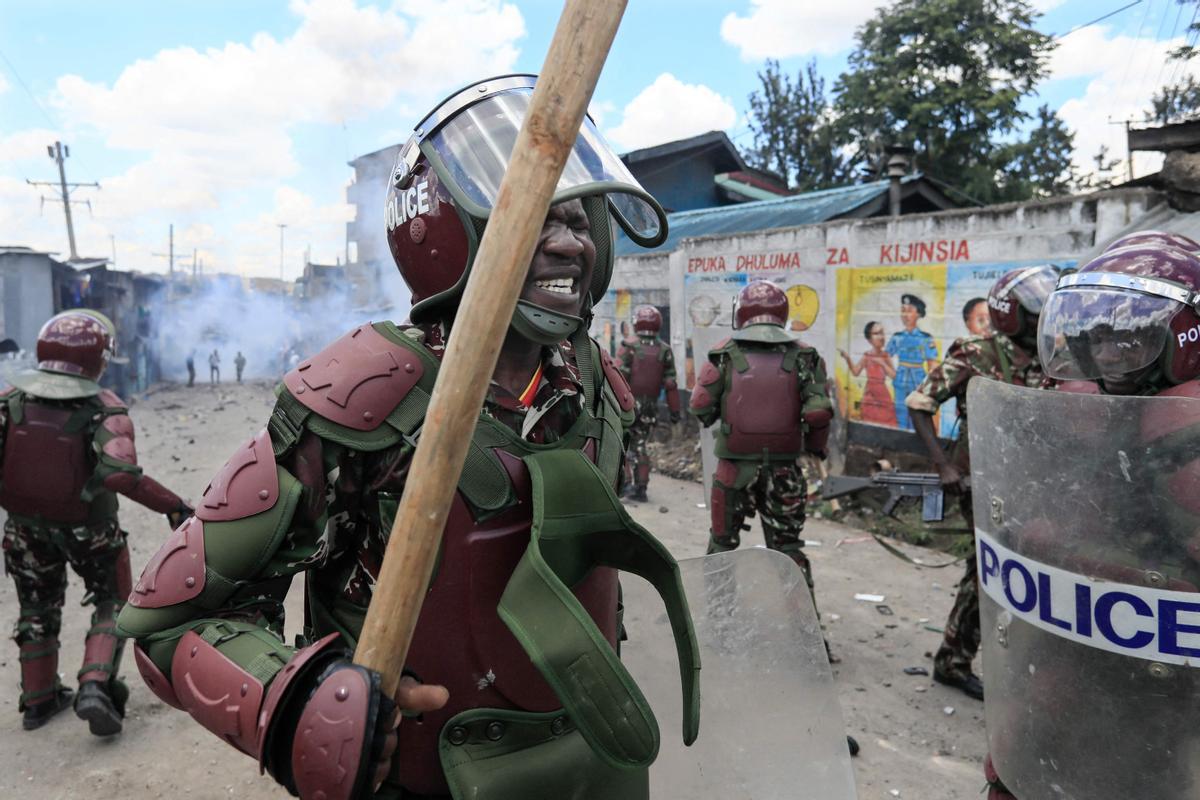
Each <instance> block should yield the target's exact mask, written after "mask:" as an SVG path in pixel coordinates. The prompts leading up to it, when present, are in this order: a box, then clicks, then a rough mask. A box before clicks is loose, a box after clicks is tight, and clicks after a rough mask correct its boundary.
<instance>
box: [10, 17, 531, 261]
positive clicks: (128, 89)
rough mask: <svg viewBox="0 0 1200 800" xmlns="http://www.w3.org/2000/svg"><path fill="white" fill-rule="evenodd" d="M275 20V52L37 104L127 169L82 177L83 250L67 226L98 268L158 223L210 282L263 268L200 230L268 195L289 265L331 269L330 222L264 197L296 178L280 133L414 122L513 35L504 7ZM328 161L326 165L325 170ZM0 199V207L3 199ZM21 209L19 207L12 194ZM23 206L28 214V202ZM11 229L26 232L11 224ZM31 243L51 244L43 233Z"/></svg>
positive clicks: (498, 57)
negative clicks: (372, 118)
mask: <svg viewBox="0 0 1200 800" xmlns="http://www.w3.org/2000/svg"><path fill="white" fill-rule="evenodd" d="M290 8H291V10H292V12H293V13H294V14H295V15H296V16H297V18H298V24H297V27H296V29H295V31H294V32H293V33H292V34H290V35H288V36H285V37H281V38H276V37H275V36H271V35H268V34H265V33H260V34H257V35H255V36H254V37H252V38H251V39H250V41H248V42H230V43H227V44H225V45H224V46H222V47H219V48H209V49H206V50H196V49H194V48H191V47H177V48H171V49H166V50H162V51H159V52H158V53H156V54H155V55H153V56H151V57H150V58H147V59H143V60H139V61H136V62H134V63H132V64H129V65H128V66H127V67H125V69H124V70H122V71H121V73H120V74H119V75H118V76H117V77H116V79H115V80H113V81H112V82H111V83H104V82H97V81H92V80H89V79H87V78H86V77H81V76H79V75H64V76H62V77H60V78H59V79H58V81H57V83H56V89H55V92H54V95H53V96H52V98H51V103H52V104H53V106H54V107H55V108H56V109H57V111H58V114H59V116H60V117H61V118H62V119H63V120H64V122H65V125H66V127H67V128H68V129H72V130H75V131H81V132H87V133H94V134H96V135H97V136H98V138H99V139H100V140H101V141H103V142H104V143H105V144H106V145H107V146H108V147H110V148H113V149H117V150H125V151H128V152H131V153H133V154H135V155H136V157H137V158H138V159H139V160H138V161H137V162H136V163H134V164H133V165H132V166H130V167H129V168H127V169H125V170H124V171H123V172H121V173H120V174H116V175H109V176H102V175H100V176H92V175H89V176H88V177H89V178H92V177H95V178H97V179H98V180H99V181H100V183H101V184H102V185H103V187H104V189H103V192H102V193H101V195H100V196H99V197H100V199H102V200H103V204H102V205H100V204H98V205H97V209H98V211H97V216H98V218H99V222H100V223H101V224H99V228H100V230H98V231H96V232H95V233H96V236H95V237H92V236H89V234H88V232H87V227H88V224H87V223H86V222H84V223H83V224H79V225H77V235H78V238H79V240H80V250H81V251H82V252H86V253H88V254H108V253H109V252H110V246H109V241H108V234H109V233H113V234H114V235H115V236H116V238H117V244H118V248H119V253H118V256H119V257H120V258H122V259H123V258H126V257H129V258H133V257H134V256H137V255H141V256H147V255H148V253H149V252H150V251H151V250H163V249H165V237H166V228H167V221H168V220H169V221H173V222H174V223H175V227H176V236H177V239H180V236H181V234H182V233H183V232H185V231H189V230H190V231H196V232H197V233H196V234H195V235H196V237H197V242H196V243H195V244H194V245H193V244H187V245H186V246H187V248H188V251H189V253H190V247H191V246H196V247H200V248H201V249H202V250H203V249H204V248H208V249H209V251H210V252H209V255H210V257H211V258H212V259H213V261H214V262H220V263H221V264H222V265H223V266H222V268H225V269H228V268H229V266H230V265H236V267H237V268H238V269H247V270H249V269H252V268H253V267H254V264H256V263H258V262H260V261H264V258H260V255H261V254H258V251H257V237H258V235H259V234H260V233H261V231H260V230H258V229H257V228H253V229H250V228H247V227H245V226H236V225H232V224H231V223H229V224H226V223H222V224H224V227H225V228H226V230H225V234H224V235H220V234H218V233H216V232H214V231H213V230H212V225H211V223H212V221H213V219H214V217H219V216H220V215H221V214H226V215H228V214H229V213H230V211H229V210H230V208H231V207H237V206H238V205H239V204H240V205H243V206H247V208H246V213H247V216H252V215H257V214H258V213H259V212H260V211H261V209H262V206H261V205H254V204H253V203H252V202H250V201H248V200H247V199H246V198H248V197H251V196H254V195H257V196H259V197H263V196H266V197H270V196H271V193H272V192H273V193H274V199H275V206H276V207H275V209H273V210H272V211H271V212H270V214H275V213H277V212H278V213H280V214H285V215H288V216H287V218H286V219H283V221H286V222H288V224H289V225H295V226H296V230H295V232H294V233H295V238H294V241H296V242H298V243H299V245H298V249H297V252H298V253H301V252H302V251H303V247H304V244H306V243H308V242H309V241H311V243H312V245H313V250H314V252H313V256H314V258H317V257H321V258H325V257H328V259H329V260H330V261H332V260H333V258H334V256H335V255H336V254H340V253H341V252H342V249H341V244H342V242H343V240H344V227H342V225H343V223H344V221H345V216H344V210H343V209H344V207H343V206H342V205H341V204H340V203H336V204H335V205H333V206H319V205H317V204H316V202H315V201H313V200H312V199H311V198H308V199H307V203H305V202H303V201H300V200H298V199H297V195H298V194H299V193H298V192H296V190H294V189H278V190H277V188H276V187H279V186H281V185H282V184H283V183H284V182H285V181H292V180H294V179H295V178H296V177H297V175H298V173H300V171H301V165H300V164H299V163H297V159H296V155H295V152H294V146H293V138H292V137H293V133H294V130H295V128H296V126H298V125H300V124H318V125H320V124H331V125H337V124H340V123H341V122H342V121H344V120H352V119H354V118H356V117H361V116H364V115H366V114H370V113H378V112H380V111H381V110H384V109H387V110H388V113H389V114H393V115H395V116H396V119H397V122H398V123H403V124H406V125H411V124H412V123H414V122H416V116H417V113H412V112H411V109H413V108H416V109H420V111H424V110H426V109H427V108H428V107H430V106H431V105H432V104H433V103H434V102H435V101H436V100H438V99H440V98H441V97H442V96H443V95H444V94H445V93H447V92H448V91H449V90H451V89H453V88H456V87H457V86H460V85H462V84H463V83H465V82H467V81H469V80H472V79H476V78H478V77H479V76H480V75H489V74H498V73H503V72H509V71H512V69H513V67H514V65H515V63H516V60H517V56H518V55H519V49H518V46H517V44H518V42H519V40H520V39H521V38H522V37H523V36H524V35H525V25H524V20H523V19H522V17H521V13H520V11H519V10H518V9H517V7H516V5H514V4H513V3H511V2H504V0H441V1H440V2H436V1H434V0H421V1H418V0H396V2H394V3H393V4H392V5H391V6H389V7H387V8H386V9H380V8H376V7H373V6H364V7H359V6H358V5H356V3H355V2H354V0H292V2H291V5H290ZM403 109H408V110H409V112H408V113H403V111H402V110H403ZM418 113H419V112H418ZM406 131H407V129H406ZM47 136H50V138H49V139H47ZM54 138H59V137H55V136H54V135H53V134H49V133H48V132H46V131H41V130H36V131H35V130H27V131H21V132H18V133H16V134H12V135H9V136H8V137H4V138H0V162H3V161H6V160H7V161H10V162H11V160H12V159H14V158H18V157H19V158H31V157H34V156H36V155H37V154H38V153H41V154H43V155H44V153H45V144H46V141H53V140H54ZM35 151H36V152H35ZM341 156H342V154H341V153H338V154H336V155H331V156H330V158H331V159H332V160H334V161H339V162H340V161H342V160H343V159H342V158H341ZM348 177H349V175H348V173H347V178H348ZM24 188H25V190H26V191H28V187H24ZM0 189H3V191H2V192H0V202H2V201H4V200H6V199H7V197H8V194H7V193H8V192H9V191H15V190H16V189H15V188H14V187H12V186H7V185H5V186H0ZM281 192H282V194H280V193H281ZM341 192H342V186H340V185H338V186H330V187H329V192H328V194H325V193H324V192H322V193H321V197H322V199H323V200H326V199H339V200H340V196H341ZM23 202H25V203H26V204H27V205H28V202H29V201H28V195H25V200H24V201H23ZM32 206H33V208H34V213H35V214H36V208H37V201H36V196H34V199H33V201H32ZM101 209H102V210H101ZM333 209H338V210H333ZM49 211H50V209H49V206H47V214H49ZM13 213H14V214H16V213H17V212H13ZM9 216H10V215H9V214H6V213H3V212H0V229H4V230H21V231H22V238H26V232H28V235H29V237H31V243H35V242H34V241H33V240H36V239H38V238H39V237H40V236H41V235H42V234H40V233H38V231H41V230H42V229H43V228H44V227H45V226H41V225H37V224H34V225H33V226H32V228H28V229H26V228H21V227H7V226H6V225H5V223H7V222H15V221H16V220H15V219H10V218H9ZM17 216H21V219H22V221H23V222H31V221H30V220H29V219H28V215H27V214H24V213H23V212H21V213H20V214H17ZM60 217H61V212H60ZM81 222H82V221H81ZM271 224H272V225H273V223H271ZM204 225H208V226H209V227H208V228H207V230H208V231H209V235H208V236H207V238H206V237H205V236H203V235H201V234H202V232H203V231H204V230H206V229H205V228H204ZM60 227H61V225H60ZM160 229H161V231H160ZM291 233H292V230H291V229H290V228H289V235H290V234H291ZM45 234H46V236H47V237H49V238H50V239H57V238H63V239H65V237H62V236H60V235H59V234H55V233H53V232H52V231H50V230H49V229H47V230H46V231H45ZM147 236H152V237H153V243H152V244H151V243H150V242H149V241H147ZM309 237H311V238H309ZM93 239H94V241H93ZM160 239H161V240H164V241H162V242H160V241H159V240H160ZM268 241H274V242H275V247H274V250H273V251H272V252H273V253H274V255H273V257H271V258H265V264H266V265H267V266H265V267H263V268H262V269H260V270H259V271H260V272H261V273H262V274H272V269H271V265H274V268H275V269H276V270H277V268H278V230H277V229H276V230H275V231H274V237H273V239H268ZM135 242H136V243H137V244H136V245H135V244H134V243H135ZM180 242H182V239H180ZM36 243H37V244H38V245H39V246H47V245H48V244H54V241H47V242H44V243H43V242H36ZM85 243H86V244H87V246H86V247H85ZM177 244H179V242H177ZM57 247H58V249H62V248H61V244H59V245H57ZM268 249H270V248H268ZM289 249H290V248H289ZM127 250H128V252H127ZM244 253H249V254H251V255H244ZM295 260H296V263H297V264H298V263H299V256H297V259H295ZM151 264H157V266H159V267H165V262H164V260H162V259H155V260H153V261H150V260H147V261H145V262H143V263H142V264H141V265H139V266H138V268H142V269H145V268H147V267H148V266H150V265H151ZM131 266H132V265H131Z"/></svg>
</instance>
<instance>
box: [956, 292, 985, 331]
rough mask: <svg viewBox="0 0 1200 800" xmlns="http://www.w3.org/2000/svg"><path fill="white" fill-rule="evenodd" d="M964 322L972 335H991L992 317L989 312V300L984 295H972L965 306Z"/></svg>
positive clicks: (963, 312) (963, 311)
mask: <svg viewBox="0 0 1200 800" xmlns="http://www.w3.org/2000/svg"><path fill="white" fill-rule="evenodd" d="M962 318H963V324H964V325H966V326H967V332H968V333H969V334H970V335H971V336H991V335H992V317H991V314H990V313H989V312H988V306H987V300H986V299H984V298H982V297H972V298H971V299H970V300H968V301H967V304H966V305H964V306H963V310H962Z"/></svg>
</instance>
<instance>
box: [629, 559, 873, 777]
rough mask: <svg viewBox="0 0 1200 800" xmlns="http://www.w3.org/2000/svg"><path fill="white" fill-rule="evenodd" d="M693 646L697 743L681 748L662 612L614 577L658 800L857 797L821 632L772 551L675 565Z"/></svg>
mask: <svg viewBox="0 0 1200 800" xmlns="http://www.w3.org/2000/svg"><path fill="white" fill-rule="evenodd" d="M679 567H680V571H681V572H682V574H683V585H684V589H685V590H686V592H687V599H688V603H689V605H690V607H691V612H692V617H693V619H694V620H695V626H696V636H697V638H698V639H699V641H700V661H701V664H702V668H701V670H700V682H701V687H700V697H701V701H700V702H701V710H700V737H699V739H697V740H696V742H695V744H693V745H692V746H691V747H685V746H684V745H683V742H682V741H681V738H680V735H679V730H680V727H679V726H680V724H681V719H682V709H681V705H680V692H679V682H678V681H679V670H678V667H677V666H676V656H675V645H674V642H673V640H672V638H671V628H670V625H669V623H668V621H667V616H666V613H665V612H664V610H663V605H662V602H661V601H660V600H659V598H658V596H657V595H656V594H655V593H654V591H653V589H651V588H650V585H649V584H647V583H645V582H644V581H642V580H640V579H638V578H634V577H633V576H622V579H621V584H622V587H623V589H624V598H625V609H626V610H625V627H626V630H627V631H628V634H629V639H628V641H626V642H623V643H622V646H621V660H622V661H624V662H625V664H626V665H627V666H628V667H629V670H630V672H631V673H632V674H633V676H634V678H636V679H637V682H638V685H639V686H641V688H642V690H643V692H645V694H646V697H647V699H648V700H649V701H650V704H651V706H652V707H653V708H654V712H655V715H656V716H657V718H658V722H659V727H660V729H661V733H662V749H661V750H660V752H659V756H658V760H657V761H656V762H655V764H654V766H653V767H652V768H651V770H650V784H651V796H652V797H654V798H661V799H662V800H672V798H683V797H686V798H688V800H710V799H711V800H730V798H753V800H769V799H771V798H781V797H787V798H794V800H806V799H810V800H853V798H856V797H857V795H856V793H855V788H854V776H853V773H852V770H851V767H850V755H849V752H848V751H847V749H846V731H845V727H844V725H843V723H842V712H841V707H840V706H839V705H838V700H837V692H836V689H835V688H834V684H833V676H832V673H831V672H830V669H829V660H828V658H827V657H826V655H825V646H824V644H823V641H822V638H821V628H820V625H819V624H818V622H817V614H816V611H815V610H814V608H813V604H812V598H811V597H810V595H809V592H808V586H807V585H806V584H805V582H804V575H803V574H802V573H801V572H800V570H799V568H797V567H796V565H795V563H794V562H793V561H792V560H791V559H790V558H787V557H786V556H783V555H781V554H779V553H776V552H774V551H772V550H764V549H762V548H747V549H745V550H737V551H732V552H728V553H719V554H717V555H711V556H704V557H702V558H689V559H685V560H683V561H680V562H679Z"/></svg>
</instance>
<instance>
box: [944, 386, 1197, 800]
mask: <svg viewBox="0 0 1200 800" xmlns="http://www.w3.org/2000/svg"><path fill="white" fill-rule="evenodd" d="M968 406H969V408H970V410H971V428H970V431H971V432H970V436H971V440H970V447H971V466H972V475H971V479H972V486H973V489H974V496H975V521H976V526H977V527H976V537H977V540H976V557H977V559H978V566H979V588H980V590H981V591H980V601H981V609H982V631H983V676H984V683H985V685H986V686H987V703H986V717H987V735H988V746H989V748H990V751H991V755H992V762H993V764H994V766H995V767H996V770H997V772H998V773H999V775H1000V778H1001V780H1003V781H1004V783H1005V784H1006V785H1007V786H1008V788H1009V789H1010V790H1011V791H1012V793H1013V794H1014V795H1016V796H1017V797H1019V798H1021V800H1042V798H1054V800H1066V799H1069V798H1081V799H1082V798H1087V800H1128V799H1129V798H1155V800H1184V798H1192V799H1193V800H1194V798H1196V797H1200V728H1198V727H1197V724H1196V720H1197V718H1198V717H1197V712H1198V711H1200V671H1198V670H1197V669H1196V667H1197V666H1200V593H1197V589H1198V587H1200V562H1198V560H1197V559H1198V558H1200V533H1198V532H1200V461H1196V459H1198V458H1200V448H1198V447H1197V445H1200V401H1197V400H1193V399H1186V398H1178V397H1169V398H1163V397H1158V398H1155V397H1149V398H1147V397H1113V396H1106V395H1081V394H1071V393H1067V392H1048V391H1038V390H1035V389H1026V388H1022V387H1015V386H1009V385H1007V384H1002V383H999V382H996V381H989V380H983V379H978V378H977V379H975V380H973V381H972V382H971V385H970V388H969V391H968Z"/></svg>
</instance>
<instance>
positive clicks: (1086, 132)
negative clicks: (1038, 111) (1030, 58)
mask: <svg viewBox="0 0 1200 800" xmlns="http://www.w3.org/2000/svg"><path fill="white" fill-rule="evenodd" d="M1182 43H1183V39H1182V38H1176V39H1169V40H1168V39H1163V40H1157V41H1156V40H1154V39H1152V38H1150V37H1142V38H1136V37H1132V36H1127V35H1124V34H1113V33H1112V32H1111V29H1110V28H1108V27H1105V26H1092V27H1090V28H1082V29H1080V30H1079V31H1076V32H1075V33H1072V34H1071V35H1070V36H1067V37H1065V38H1064V39H1063V40H1062V42H1061V44H1060V45H1059V48H1058V49H1057V50H1056V51H1055V52H1054V54H1053V56H1052V57H1051V60H1050V76H1051V77H1050V80H1051V81H1055V80H1067V79H1079V78H1085V79H1088V80H1087V85H1086V87H1085V88H1084V90H1083V93H1082V94H1081V95H1079V96H1077V97H1073V98H1071V99H1069V100H1067V101H1066V102H1064V103H1063V104H1062V106H1061V108H1059V110H1058V114H1059V116H1060V117H1062V119H1063V120H1064V121H1065V122H1066V123H1067V126H1068V127H1069V128H1070V129H1071V130H1072V131H1073V132H1074V133H1075V164H1076V166H1077V167H1078V168H1079V169H1080V170H1081V171H1083V172H1084V173H1091V172H1093V171H1094V170H1095V166H1096V165H1095V162H1094V161H1093V160H1092V159H1093V157H1094V156H1095V155H1096V153H1097V152H1098V151H1099V149H1100V146H1101V145H1105V146H1107V147H1108V155H1109V157H1110V158H1114V157H1115V158H1121V159H1124V158H1125V128H1124V126H1123V125H1120V124H1112V123H1113V122H1121V121H1123V120H1126V119H1132V120H1134V124H1135V125H1139V124H1145V123H1143V122H1142V120H1143V119H1144V115H1145V112H1146V111H1147V110H1148V109H1149V108H1150V99H1151V97H1152V96H1153V95H1154V93H1155V92H1157V91H1158V90H1159V89H1161V88H1162V86H1163V84H1164V83H1167V82H1169V81H1170V80H1172V78H1176V79H1178V78H1179V77H1182V76H1183V75H1184V74H1186V73H1187V72H1190V73H1192V74H1194V75H1198V76H1200V64H1191V65H1180V64H1178V63H1177V62H1169V61H1167V58H1166V56H1167V53H1168V52H1169V51H1170V50H1172V49H1174V48H1175V47H1178V46H1179V45H1180V44H1182ZM1097 54H1104V55H1103V57H1098V56H1097ZM1161 162H1162V155H1161V154H1159V153H1134V154H1133V166H1134V174H1135V175H1145V174H1146V173H1148V172H1153V171H1154V170H1156V169H1158V167H1159V165H1160V164H1161Z"/></svg>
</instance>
